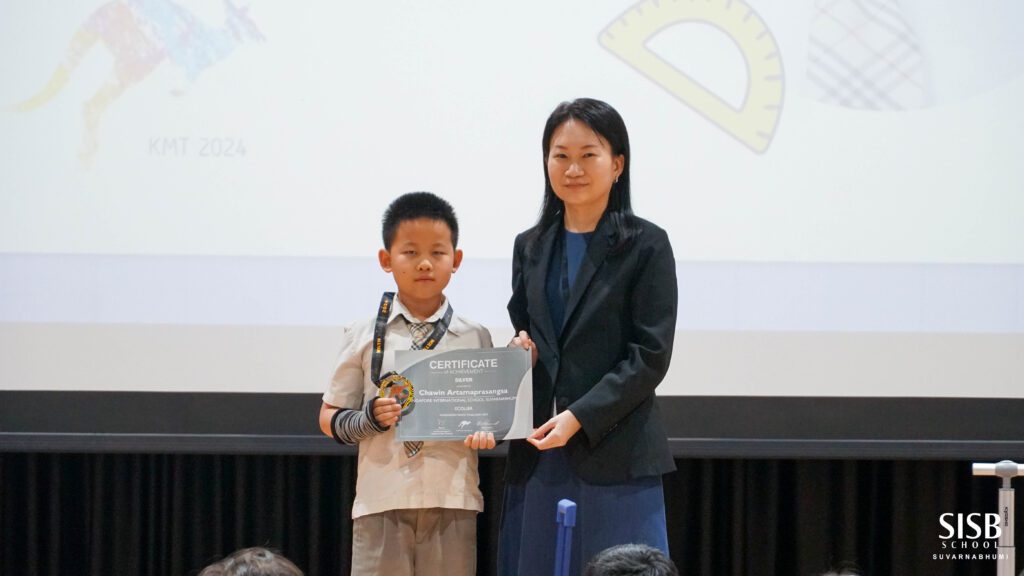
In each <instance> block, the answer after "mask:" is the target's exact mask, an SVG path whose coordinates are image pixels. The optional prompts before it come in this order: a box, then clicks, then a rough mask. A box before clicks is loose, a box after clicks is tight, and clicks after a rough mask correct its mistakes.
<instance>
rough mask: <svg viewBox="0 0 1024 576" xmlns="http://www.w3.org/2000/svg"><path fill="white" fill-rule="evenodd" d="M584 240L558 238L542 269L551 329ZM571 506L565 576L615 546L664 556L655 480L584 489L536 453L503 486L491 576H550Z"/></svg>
mask: <svg viewBox="0 0 1024 576" xmlns="http://www.w3.org/2000/svg"><path fill="white" fill-rule="evenodd" d="M591 235H592V234H590V233H584V234H578V233H574V232H569V231H564V235H563V237H562V238H561V239H560V246H559V247H557V248H556V249H555V250H554V251H553V253H552V257H551V262H550V264H549V267H548V275H547V284H546V286H545V288H546V296H547V301H548V309H549V310H550V311H551V318H552V320H553V323H554V325H555V326H559V327H560V326H561V325H562V324H563V323H564V313H565V303H566V300H567V295H568V293H569V287H570V286H572V283H573V281H574V280H575V278H576V272H577V271H578V270H579V267H580V263H581V262H582V261H583V256H584V255H585V254H586V250H587V243H588V242H589V240H590V236H591ZM563 498H568V499H569V500H572V501H573V502H575V503H576V505H577V508H576V527H575V528H574V529H573V535H572V559H571V563H570V569H569V573H570V574H579V573H580V572H581V570H582V569H583V567H584V566H585V565H586V563H587V562H588V561H589V560H590V559H591V558H592V557H594V555H596V554H597V553H598V552H600V551H602V550H604V549H605V548H608V547H610V546H615V545H617V544H627V543H641V544H647V545H649V546H653V547H655V548H658V549H660V550H661V551H662V552H663V553H665V555H666V556H667V555H668V535H667V530H666V525H665V496H664V492H663V490H662V483H661V476H648V477H644V478H635V479H632V480H628V481H626V482H623V483H619V484H611V485H604V484H601V485H598V484H591V483H589V482H586V481H585V480H583V479H581V478H579V477H578V476H577V475H576V474H575V473H574V472H573V470H572V467H571V466H570V464H569V461H568V459H567V457H566V454H565V450H564V449H563V448H555V449H552V450H546V451H544V452H541V453H540V459H539V460H538V462H537V467H536V468H535V469H534V471H533V474H532V475H531V476H530V478H529V479H528V480H527V481H526V483H525V484H509V485H507V486H506V487H505V497H504V501H503V504H502V512H501V537H500V539H499V544H498V546H499V548H498V574H500V575H502V576H519V575H521V576H536V575H544V574H552V573H553V571H554V565H555V537H556V533H557V525H556V523H555V519H556V509H557V508H556V507H557V504H558V501H559V500H561V499H563Z"/></svg>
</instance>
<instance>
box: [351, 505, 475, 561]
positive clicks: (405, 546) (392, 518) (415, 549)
mask: <svg viewBox="0 0 1024 576" xmlns="http://www.w3.org/2000/svg"><path fill="white" fill-rule="evenodd" d="M352 574H358V575H359V576H474V575H475V574H476V511H475V510H455V509H450V508H412V509H409V510H388V511H387V512H381V513H379V514H368V515H366V516H360V517H359V518H356V519H355V520H354V521H353V526H352Z"/></svg>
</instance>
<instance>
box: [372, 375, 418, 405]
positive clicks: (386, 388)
mask: <svg viewBox="0 0 1024 576" xmlns="http://www.w3.org/2000/svg"><path fill="white" fill-rule="evenodd" d="M414 395H415V388H413V385H412V382H411V381H410V380H409V379H408V378H406V377H405V376H402V375H401V374H399V373H397V372H388V373H387V374H385V375H384V377H383V378H381V380H380V384H379V385H378V388H377V396H379V397H381V398H394V399H395V401H397V402H398V405H399V406H401V407H402V410H405V409H406V408H407V407H409V406H410V405H411V404H412V400H413V396H414Z"/></svg>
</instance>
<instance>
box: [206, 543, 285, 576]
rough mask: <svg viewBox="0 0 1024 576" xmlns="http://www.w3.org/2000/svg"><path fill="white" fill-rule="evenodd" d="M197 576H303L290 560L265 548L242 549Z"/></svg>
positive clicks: (211, 565)
mask: <svg viewBox="0 0 1024 576" xmlns="http://www.w3.org/2000/svg"><path fill="white" fill-rule="evenodd" d="M199 576H303V574H302V570H299V568H298V566H296V565H295V564H292V562H291V560H289V559H287V558H285V557H284V556H281V555H280V554H276V553H274V552H273V551H271V550H268V549H266V548H244V549H242V550H239V551H237V552H235V553H234V554H232V555H230V556H228V557H227V558H225V559H223V560H221V561H220V562H215V563H213V564H210V565H209V566H207V567H206V568H203V571H202V572H200V573H199Z"/></svg>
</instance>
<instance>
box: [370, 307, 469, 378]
mask: <svg viewBox="0 0 1024 576" xmlns="http://www.w3.org/2000/svg"><path fill="white" fill-rule="evenodd" d="M394 304H395V293H394V292H385V293H384V295H383V296H381V299H380V306H379V307H378V308H377V321H376V323H375V324H374V326H373V356H372V358H371V360H370V380H372V381H373V383H374V384H376V385H377V386H378V387H379V386H380V380H381V375H380V369H381V365H382V364H383V363H384V332H385V331H386V330H387V325H388V317H389V316H390V315H391V307H392V306H394ZM452 313H453V310H452V306H451V304H449V305H448V309H447V310H445V313H444V316H443V317H442V318H441V319H440V320H438V321H437V324H435V325H434V331H433V332H431V333H430V336H428V337H427V341H426V342H424V343H423V347H422V348H421V350H432V349H434V348H435V347H437V344H438V342H440V341H441V338H444V335H445V334H446V333H447V332H448V324H449V323H451V321H452ZM385 376H387V374H385Z"/></svg>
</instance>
